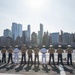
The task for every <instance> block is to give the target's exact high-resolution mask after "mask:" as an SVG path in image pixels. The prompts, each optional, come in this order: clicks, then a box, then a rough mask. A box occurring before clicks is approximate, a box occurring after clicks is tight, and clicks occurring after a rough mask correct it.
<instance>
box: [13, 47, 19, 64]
mask: <svg viewBox="0 0 75 75" xmlns="http://www.w3.org/2000/svg"><path fill="white" fill-rule="evenodd" d="M18 62H19V49H18V48H15V49H14V63H15V64H16V63H18Z"/></svg>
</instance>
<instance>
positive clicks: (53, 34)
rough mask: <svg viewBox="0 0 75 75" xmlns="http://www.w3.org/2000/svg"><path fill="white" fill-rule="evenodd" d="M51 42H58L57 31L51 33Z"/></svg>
mask: <svg viewBox="0 0 75 75" xmlns="http://www.w3.org/2000/svg"><path fill="white" fill-rule="evenodd" d="M51 39H52V43H53V44H55V43H59V33H51Z"/></svg>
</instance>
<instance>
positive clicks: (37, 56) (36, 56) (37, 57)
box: [34, 55, 39, 63]
mask: <svg viewBox="0 0 75 75" xmlns="http://www.w3.org/2000/svg"><path fill="white" fill-rule="evenodd" d="M36 59H37V60H38V63H39V55H35V59H34V62H35V63H36Z"/></svg>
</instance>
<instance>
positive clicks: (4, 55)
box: [2, 53, 6, 63]
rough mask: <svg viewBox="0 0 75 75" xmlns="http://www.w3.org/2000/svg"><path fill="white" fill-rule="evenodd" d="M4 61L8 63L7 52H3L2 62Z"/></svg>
mask: <svg viewBox="0 0 75 75" xmlns="http://www.w3.org/2000/svg"><path fill="white" fill-rule="evenodd" d="M3 62H5V63H6V54H5V53H3V54H2V63H3Z"/></svg>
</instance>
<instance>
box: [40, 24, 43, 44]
mask: <svg viewBox="0 0 75 75" xmlns="http://www.w3.org/2000/svg"><path fill="white" fill-rule="evenodd" d="M42 44H43V24H41V23H40V45H42Z"/></svg>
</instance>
